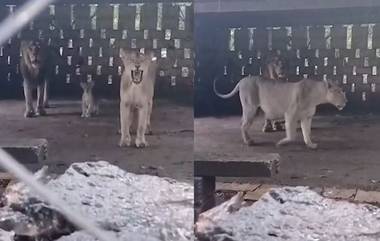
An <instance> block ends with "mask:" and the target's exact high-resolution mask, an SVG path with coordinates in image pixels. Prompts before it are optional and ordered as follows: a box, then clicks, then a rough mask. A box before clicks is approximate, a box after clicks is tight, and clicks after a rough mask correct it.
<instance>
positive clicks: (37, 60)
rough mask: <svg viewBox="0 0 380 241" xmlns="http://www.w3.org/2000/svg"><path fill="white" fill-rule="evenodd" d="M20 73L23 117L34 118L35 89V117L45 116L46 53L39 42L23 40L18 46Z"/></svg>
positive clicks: (46, 100) (46, 90)
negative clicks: (23, 98)
mask: <svg viewBox="0 0 380 241" xmlns="http://www.w3.org/2000/svg"><path fill="white" fill-rule="evenodd" d="M20 52H21V61H20V72H21V74H22V76H23V78H24V82H23V86H24V95H25V105H26V110H25V114H24V116H25V117H33V116H35V111H34V108H33V93H32V92H33V90H35V89H37V115H41V116H42V115H46V111H45V107H47V106H48V84H49V83H48V79H47V71H48V53H47V46H45V45H44V44H43V43H42V42H41V41H39V40H23V41H21V46H20Z"/></svg>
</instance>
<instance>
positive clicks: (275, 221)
mask: <svg viewBox="0 0 380 241" xmlns="http://www.w3.org/2000/svg"><path fill="white" fill-rule="evenodd" d="M232 200H233V204H234V207H235V210H236V207H238V206H239V205H238V203H237V201H239V200H240V209H238V210H236V211H231V209H230V208H228V205H227V204H224V205H225V208H221V207H216V208H215V209H219V210H218V212H219V213H218V214H215V209H214V210H213V209H211V210H209V211H207V212H205V213H203V214H201V215H200V217H199V220H198V222H197V224H196V233H197V235H198V236H199V237H203V238H204V240H210V241H216V240H218V241H220V240H229V241H246V240H252V241H256V240H258V241H261V240H265V241H281V240H284V241H285V240H295V241H298V240H319V241H330V240H335V241H352V240H355V241H375V240H380V232H379V230H380V221H379V220H380V209H379V208H377V207H375V206H371V205H367V204H354V203H350V202H347V201H337V200H333V199H328V198H324V197H322V196H321V195H319V194H317V193H316V192H314V191H311V190H310V189H309V188H307V187H283V188H276V189H272V190H271V191H270V192H268V193H267V194H265V195H264V196H263V197H262V198H260V199H259V200H258V201H257V202H255V203H254V204H253V205H251V206H248V207H243V205H242V204H243V201H242V199H239V198H234V199H232Z"/></svg>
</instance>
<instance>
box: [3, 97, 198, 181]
mask: <svg viewBox="0 0 380 241" xmlns="http://www.w3.org/2000/svg"><path fill="white" fill-rule="evenodd" d="M51 106H52V108H50V109H48V110H47V112H48V116H45V117H37V118H31V119H25V118H24V117H23V111H24V103H23V101H16V100H6V101H4V100H3V101H0V128H1V129H0V130H1V131H0V134H1V137H0V138H2V139H7V138H46V139H47V140H48V161H47V162H46V163H40V164H38V165H29V166H28V167H29V168H30V169H32V170H35V169H37V168H38V167H40V166H41V165H42V164H47V165H48V166H49V169H50V170H51V171H52V172H58V173H60V172H63V171H64V170H65V169H66V167H67V166H68V165H70V164H71V163H73V162H82V161H91V160H94V161H95V160H106V161H109V162H111V163H113V164H116V165H117V166H119V167H121V168H123V169H125V170H127V171H130V172H134V173H148V174H153V175H159V176H168V177H172V178H175V179H177V180H181V181H191V182H192V176H193V162H192V160H193V134H194V133H193V110H192V107H189V106H181V105H177V104H174V103H172V102H169V101H166V100H156V101H155V103H154V107H153V115H152V129H153V135H151V136H147V141H148V142H149V144H150V146H149V147H148V148H145V149H137V148H134V147H130V148H120V147H118V145H117V144H118V142H119V135H118V134H117V130H118V126H119V117H118V115H119V114H118V113H119V108H118V107H119V104H118V102H117V101H106V100H103V101H102V103H101V105H100V111H101V115H100V116H98V117H94V118H89V119H83V118H81V117H80V114H81V113H80V112H81V105H80V102H79V101H60V100H57V101H52V102H51Z"/></svg>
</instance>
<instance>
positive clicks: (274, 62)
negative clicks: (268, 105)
mask: <svg viewBox="0 0 380 241" xmlns="http://www.w3.org/2000/svg"><path fill="white" fill-rule="evenodd" d="M262 77H263V78H264V79H271V80H277V81H286V79H285V78H286V74H285V71H284V61H283V59H282V58H281V56H280V54H279V53H277V52H272V53H271V54H269V55H268V57H267V58H266V61H265V65H264V70H263V75H262ZM283 122H284V121H283V120H268V119H266V120H265V123H264V126H263V129H262V131H263V132H270V131H280V130H283V127H282V123H283Z"/></svg>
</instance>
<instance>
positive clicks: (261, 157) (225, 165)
mask: <svg viewBox="0 0 380 241" xmlns="http://www.w3.org/2000/svg"><path fill="white" fill-rule="evenodd" d="M279 163H280V155H279V154H277V153H265V154H259V153H258V154H255V155H254V156H252V157H250V158H249V159H234V158H230V159H222V158H217V159H210V158H198V159H196V160H195V161H194V173H195V176H220V177H272V176H273V175H275V174H276V173H278V170H279Z"/></svg>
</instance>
